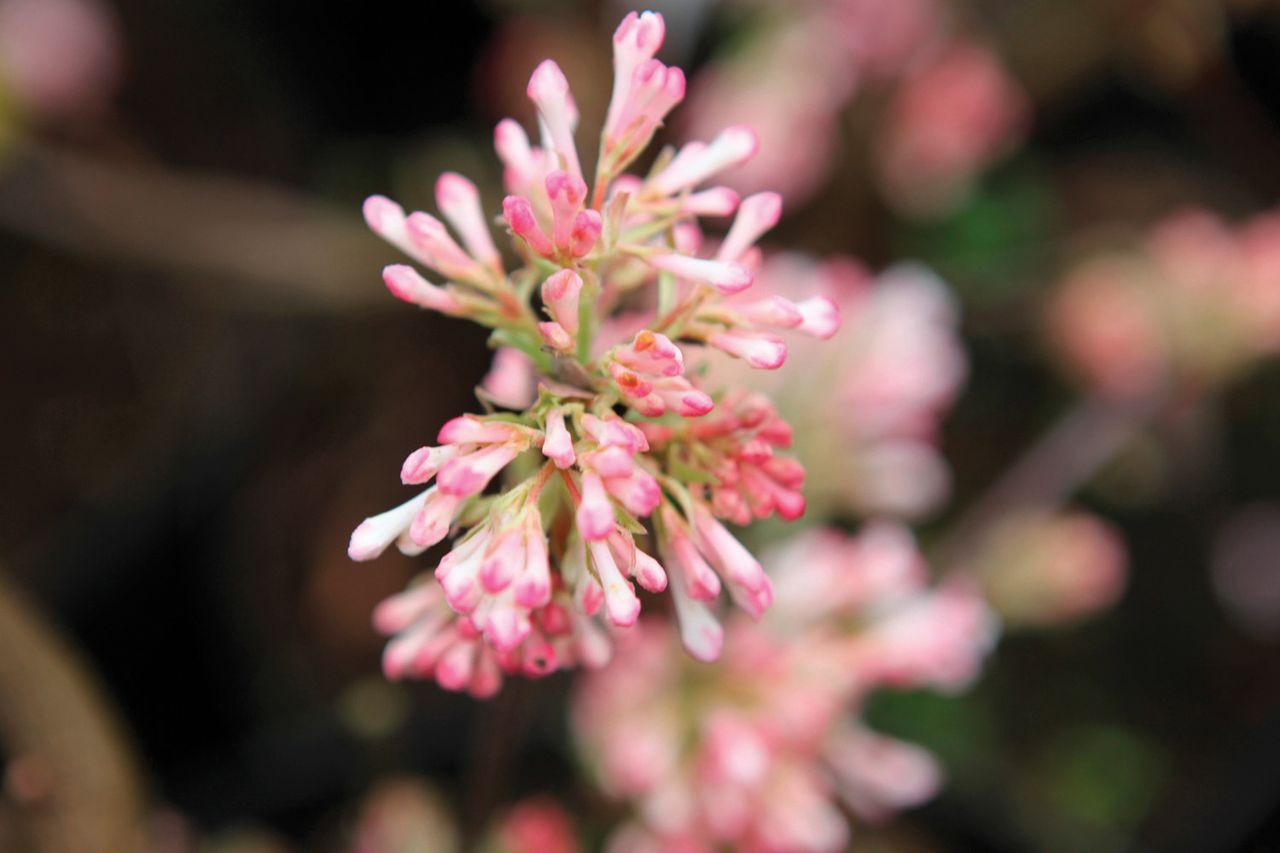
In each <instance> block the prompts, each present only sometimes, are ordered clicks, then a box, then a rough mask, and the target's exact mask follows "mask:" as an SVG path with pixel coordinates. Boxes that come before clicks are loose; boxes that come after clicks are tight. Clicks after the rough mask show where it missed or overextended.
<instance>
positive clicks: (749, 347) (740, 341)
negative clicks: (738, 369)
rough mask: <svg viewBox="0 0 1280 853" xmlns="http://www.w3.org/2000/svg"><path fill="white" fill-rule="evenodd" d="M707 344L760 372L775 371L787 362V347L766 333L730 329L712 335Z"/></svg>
mask: <svg viewBox="0 0 1280 853" xmlns="http://www.w3.org/2000/svg"><path fill="white" fill-rule="evenodd" d="M707 343H709V344H711V346H713V347H715V348H716V349H718V350H721V351H723V352H727V353H728V354H729V355H732V356H737V357H738V358H740V359H742V360H743V361H745V362H746V363H747V364H749V365H751V366H752V367H755V368H758V369H760V370H777V369H778V368H779V367H782V364H783V362H785V361H786V360H787V345H786V344H785V343H783V342H782V338H780V337H778V336H777V335H773V334H770V333H768V332H748V331H744V330H741V329H732V330H729V331H725V332H718V333H716V334H714V335H712V336H711V337H709V338H707Z"/></svg>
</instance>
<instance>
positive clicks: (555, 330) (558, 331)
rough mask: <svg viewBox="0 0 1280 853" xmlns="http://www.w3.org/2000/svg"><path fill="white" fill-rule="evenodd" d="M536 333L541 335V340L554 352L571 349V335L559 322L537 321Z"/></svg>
mask: <svg viewBox="0 0 1280 853" xmlns="http://www.w3.org/2000/svg"><path fill="white" fill-rule="evenodd" d="M538 334H539V335H541V337H542V342H543V343H545V344H546V345H547V346H549V347H551V349H553V350H555V351H556V352H569V351H571V350H572V349H573V335H571V334H569V333H568V332H567V331H565V328H564V326H561V325H560V324H559V323H550V322H547V323H539V324H538Z"/></svg>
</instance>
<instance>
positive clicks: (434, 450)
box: [400, 444, 459, 486]
mask: <svg viewBox="0 0 1280 853" xmlns="http://www.w3.org/2000/svg"><path fill="white" fill-rule="evenodd" d="M458 451H459V448H458V446H457V445H456V444H445V445H442V446H440V447H419V448H418V449H417V450H415V451H413V452H412V453H410V454H409V455H408V456H407V457H406V458H405V460H404V464H403V465H401V466H400V482H402V483H404V484H405V485H406V486H413V485H417V484H418V483H425V482H427V481H428V480H430V479H431V478H432V477H434V476H435V475H436V472H437V471H439V470H440V466H442V465H444V463H446V462H448V461H449V460H450V459H452V458H454V457H455V456H457V455H458Z"/></svg>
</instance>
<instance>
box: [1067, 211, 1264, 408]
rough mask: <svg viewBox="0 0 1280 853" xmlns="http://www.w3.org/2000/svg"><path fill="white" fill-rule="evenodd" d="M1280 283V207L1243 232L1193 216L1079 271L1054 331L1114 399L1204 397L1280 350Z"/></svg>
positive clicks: (1071, 357) (1081, 370) (1176, 217)
mask: <svg viewBox="0 0 1280 853" xmlns="http://www.w3.org/2000/svg"><path fill="white" fill-rule="evenodd" d="M1278 277H1280V211H1277V210H1272V211H1268V212H1264V213H1261V214H1259V215H1257V216H1255V217H1254V218H1253V219H1252V220H1250V221H1248V222H1244V223H1241V224H1239V225H1234V226H1233V225H1231V224H1230V223H1227V222H1225V221H1224V220H1223V219H1222V218H1221V217H1220V216H1218V215H1217V214H1215V213H1213V212H1211V211H1208V210H1202V209H1188V210H1183V211H1179V212H1177V213H1174V214H1172V215H1170V216H1168V217H1166V218H1165V219H1163V220H1162V221H1160V222H1158V223H1157V224H1156V225H1155V227H1154V228H1153V229H1152V230H1151V233H1150V234H1149V235H1147V237H1146V239H1145V240H1142V241H1140V242H1139V243H1138V244H1137V245H1136V246H1132V247H1128V248H1121V249H1117V250H1114V251H1110V252H1107V253H1104V254H1100V255H1097V256H1094V257H1090V258H1087V259H1085V260H1083V261H1082V262H1081V263H1080V264H1079V265H1078V266H1077V267H1076V268H1075V269H1073V270H1072V271H1071V272H1070V273H1068V275H1067V277H1066V279H1065V280H1064V281H1063V282H1062V283H1061V284H1060V285H1059V286H1058V289H1057V292H1056V293H1055V294H1054V296H1053V298H1052V299H1051V300H1050V302H1049V304H1048V311H1047V320H1048V326H1049V331H1050V333H1051V335H1052V338H1053V342H1054V344H1055V348H1056V350H1057V352H1058V354H1059V355H1060V356H1061V357H1062V360H1063V362H1064V363H1065V366H1066V367H1067V368H1068V369H1069V370H1070V371H1071V372H1072V373H1074V374H1076V375H1077V376H1078V377H1080V378H1081V379H1083V380H1084V381H1085V383H1086V384H1088V385H1089V386H1090V388H1091V389H1092V390H1094V391H1095V392H1097V393H1099V394H1101V395H1103V396H1106V397H1109V398H1112V399H1124V398H1142V397H1149V396H1151V395H1153V394H1156V393H1159V392H1162V391H1175V392H1191V393H1196V392H1198V391H1199V390H1203V389H1206V388H1211V387H1214V386H1218V385H1221V384H1224V383H1226V382H1228V381H1230V380H1231V379H1233V378H1235V377H1236V376H1238V375H1239V374H1241V373H1243V372H1244V371H1246V370H1248V369H1249V367H1251V366H1252V365H1253V364H1254V363H1256V362H1257V361H1258V360H1259V359H1261V358H1263V357H1265V356H1269V355H1274V354H1275V353H1276V352H1277V351H1280V288H1277V287H1276V281H1277V280H1278Z"/></svg>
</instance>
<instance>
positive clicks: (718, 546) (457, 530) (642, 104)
mask: <svg viewBox="0 0 1280 853" xmlns="http://www.w3.org/2000/svg"><path fill="white" fill-rule="evenodd" d="M664 31H665V30H664V24H663V20H662V17H661V15H657V14H654V13H651V12H646V13H644V14H642V15H636V14H631V15H628V16H627V17H626V18H625V19H624V20H623V22H622V24H621V26H619V28H618V30H617V32H616V33H615V36H614V70H615V80H614V90H613V96H612V99H611V101H610V105H609V110H608V115H607V116H606V119H605V124H604V127H603V129H602V132H601V146H600V156H599V159H598V161H597V163H596V164H595V169H594V172H592V171H589V170H587V169H585V168H584V164H583V162H582V161H581V159H580V156H579V153H578V148H577V141H576V138H575V134H576V131H577V125H578V110H577V107H576V105H575V102H574V98H573V94H572V92H571V90H570V86H569V82H568V80H567V79H566V78H565V75H564V73H563V72H562V71H561V70H560V68H559V66H557V65H556V63H555V62H553V61H551V60H547V61H545V62H543V63H542V64H540V65H539V66H538V67H537V68H536V69H535V70H534V71H533V74H532V76H531V77H530V80H529V85H528V90H527V94H528V96H529V98H530V99H531V100H532V101H533V103H534V105H535V107H536V110H537V117H538V133H537V136H536V138H537V143H536V144H535V143H534V142H531V141H530V137H529V135H528V134H526V132H525V130H524V129H523V128H521V127H520V126H519V125H518V124H517V123H515V122H514V121H511V120H509V119H508V120H504V121H503V122H501V123H500V124H499V125H498V127H497V129H496V130H495V132H494V145H495V148H496V150H497V153H498V156H499V158H500V159H501V160H502V162H503V164H504V167H505V170H504V183H505V187H506V191H507V196H506V198H505V199H503V201H502V204H501V210H502V220H503V222H504V224H505V227H506V229H507V231H508V232H509V233H510V235H511V237H512V241H513V244H514V247H515V249H516V252H517V253H518V254H519V257H520V259H521V266H520V267H519V268H518V269H515V270H510V271H509V270H507V269H506V268H505V267H504V266H503V263H502V260H501V255H500V254H499V252H498V251H497V248H496V245H495V243H494V240H493V234H492V233H491V230H490V227H489V224H488V223H489V220H488V219H487V215H486V213H485V207H484V204H483V203H482V201H481V199H480V197H479V193H478V192H477V190H476V188H475V186H474V185H473V184H472V183H471V182H470V181H468V180H467V179H466V178H464V177H462V176H460V175H457V174H453V173H447V174H445V175H443V176H442V177H441V178H440V180H439V181H438V182H437V185H436V204H437V207H438V210H439V218H437V217H436V216H435V215H432V214H429V213H426V212H408V213H407V212H406V211H404V210H403V209H402V208H401V207H400V206H399V205H398V204H396V203H395V202H393V201H391V200H390V199H387V198H384V197H382V196H373V197H371V198H370V199H369V200H368V201H367V202H366V203H365V208H364V213H365V219H366V221H367V222H368V224H369V226H370V228H371V229H373V231H374V232H375V233H377V234H379V235H380V236H382V237H383V238H384V239H386V240H387V241H388V242H389V243H391V244H392V245H393V246H395V247H396V248H398V249H399V250H400V251H402V252H403V253H404V254H406V255H408V256H409V258H410V259H412V260H413V261H415V262H416V263H417V264H418V265H419V266H421V267H422V268H424V269H425V273H424V272H419V271H418V270H417V269H415V268H414V267H411V266H408V265H403V264H397V265H392V266H389V267H388V268H387V269H386V270H385V271H384V279H385V281H386V283H387V286H388V288H389V289H390V290H391V292H392V293H393V294H394V295H395V296H397V297H398V298H400V299H402V300H404V301H406V302H409V303H411V304H414V305H418V306H420V307H423V308H427V309H430V310H434V311H437V312H440V313H442V314H446V315H448V316H452V317H463V318H467V319H470V320H472V321H474V322H476V323H479V324H481V325H483V326H486V327H489V328H491V329H493V331H494V334H493V343H494V345H495V347H498V354H497V357H496V358H495V361H494V365H493V368H492V370H491V371H490V373H489V374H488V376H486V378H485V381H484V386H483V396H484V399H485V401H486V402H487V403H489V404H491V405H495V406H499V407H502V408H503V409H505V410H507V411H504V412H500V413H493V414H487V415H464V416H462V417H458V418H455V419H453V420H451V421H449V422H448V423H447V424H445V426H444V427H443V428H442V429H441V430H440V434H439V436H438V441H437V444H435V445H430V446H426V447H422V448H420V449H419V450H416V451H414V452H413V453H412V454H410V455H409V457H408V458H407V459H406V460H405V463H404V465H403V467H402V470H401V479H402V481H403V482H404V483H405V484H411V485H417V486H419V487H425V488H424V489H423V490H422V491H420V492H419V493H418V494H417V495H416V496H415V497H413V498H411V499H409V500H408V501H407V502H406V503H404V504H402V505H401V506H399V507H397V508H395V509H393V510H390V511H388V512H385V513H382V514H381V515H377V516H373V517H371V518H369V519H367V520H366V521H365V522H364V523H363V524H361V525H360V526H359V527H358V528H357V529H356V531H355V533H353V534H352V538H351V545H350V549H349V553H350V555H351V557H352V558H353V559H357V560H367V559H373V558H375V557H377V556H378V555H379V554H380V553H381V552H382V551H383V550H385V549H386V548H388V547H390V546H391V545H393V544H394V545H396V546H397V547H398V548H399V549H400V550H401V551H403V552H405V553H408V554H418V553H421V552H422V551H424V550H426V549H427V548H430V547H432V546H434V545H436V544H438V543H440V542H443V541H445V540H446V539H450V538H452V544H451V549H450V550H449V552H448V553H447V554H446V555H445V556H444V557H443V558H442V559H441V560H440V561H439V563H438V565H437V567H436V569H435V572H434V579H423V580H420V582H418V583H417V584H415V585H414V586H413V587H411V588H410V589H409V590H408V591H406V592H404V593H402V594H401V595H399V596H396V597H393V598H392V599H389V600H388V601H387V602H385V603H384V604H383V606H382V607H381V608H380V609H379V611H378V613H377V614H376V616H375V621H376V623H377V626H378V628H379V629H380V630H382V631H383V632H384V633H387V634H389V635H391V636H392V640H391V642H390V643H389V645H388V647H387V656H386V659H385V668H386V670H387V674H388V675H389V676H391V677H401V676H405V675H418V676H430V677H434V678H435V679H436V680H437V681H438V682H439V683H440V684H441V685H443V686H445V687H447V688H451V689H466V690H468V691H470V692H471V693H472V694H474V695H488V694H490V693H492V692H493V691H494V690H496V689H497V687H498V685H499V684H500V682H501V677H502V675H503V674H504V673H517V672H518V673H524V674H528V675H538V674H542V673H545V672H549V671H551V670H554V669H556V668H558V667H561V666H567V665H571V664H574V663H577V662H582V663H585V664H596V665H598V664H600V663H603V661H604V660H605V659H607V657H608V655H609V641H608V637H609V634H610V633H612V632H615V631H619V630H625V629H627V628H629V627H630V626H632V625H634V624H635V623H636V621H637V619H638V617H639V614H640V610H641V607H642V599H641V593H652V594H657V593H663V592H667V591H669V592H670V594H671V595H672V596H673V598H674V600H675V607H676V611H677V612H678V613H679V614H680V618H681V623H682V627H683V631H684V634H685V637H686V644H687V646H688V647H689V649H690V651H691V652H692V654H694V655H695V656H696V657H698V658H700V659H703V660H710V659H714V658H715V657H716V656H718V655H719V653H720V650H721V639H722V637H723V629H722V628H721V626H720V618H719V615H718V613H717V605H716V599H717V597H718V595H719V594H720V593H721V592H722V591H723V592H726V593H727V597H729V598H731V599H732V600H733V601H734V602H735V603H736V604H737V605H738V606H739V607H741V608H742V609H744V610H746V611H747V612H748V613H749V614H751V615H752V616H755V617H759V616H761V615H762V614H763V613H764V611H765V610H766V609H767V608H768V607H769V605H770V603H771V601H772V600H773V587H772V584H771V582H770V580H769V578H768V576H767V575H766V574H765V572H764V570H763V569H762V568H761V565H760V563H759V562H758V561H757V560H756V559H755V558H754V557H753V556H752V555H751V554H750V553H749V552H748V551H747V549H746V548H745V547H744V546H743V545H742V544H741V543H740V542H739V541H738V539H737V537H736V536H735V535H734V534H733V533H732V532H731V531H730V530H729V529H728V528H727V527H725V526H724V524H723V523H722V521H721V520H722V519H723V520H727V521H730V522H732V523H736V524H747V523H749V522H751V521H752V520H753V519H756V518H764V517H766V516H769V515H773V514H777V515H778V516H780V517H782V518H784V519H794V518H796V517H798V516H799V515H800V514H801V513H802V512H803V511H804V498H803V496H802V494H801V492H800V488H801V486H802V484H803V480H804V472H803V469H801V468H800V466H799V464H798V463H796V462H795V461H794V460H791V459H789V458H788V457H786V456H785V455H783V453H782V451H784V450H785V449H786V448H787V447H788V446H789V444H790V436H791V431H790V428H789V427H788V426H787V425H786V423H785V422H783V421H782V419H781V418H780V417H779V416H778V415H777V413H776V412H775V411H774V410H773V408H772V405H771V404H770V402H769V401H768V399H767V398H765V397H763V396H760V395H758V394H752V393H751V392H750V391H749V390H747V389H743V388H737V389H727V390H724V391H723V392H722V390H721V389H715V388H706V387H703V380H702V378H701V376H702V369H701V367H702V363H703V361H704V360H705V355H704V354H706V353H708V352H710V351H711V350H718V351H720V352H722V353H727V354H729V355H730V356H733V357H735V358H738V359H741V360H742V361H743V362H745V363H747V364H749V365H751V366H752V367H756V368H761V369H766V370H774V369H777V368H779V367H781V366H782V365H783V362H784V360H785V359H786V353H787V346H786V343H785V342H784V340H783V338H782V337H781V336H780V333H781V334H787V333H791V332H799V333H802V334H809V335H811V336H814V337H817V338H828V337H830V336H831V335H832V334H834V333H835V331H836V328H837V326H838V323H839V316H838V311H837V310H836V308H835V305H834V303H832V302H830V301H829V300H823V299H817V300H808V301H804V302H800V303H793V302H791V301H789V300H788V299H786V298H784V297H783V296H781V295H771V294H767V293H753V294H752V295H751V296H750V297H747V296H739V294H743V292H744V291H748V290H750V289H752V285H753V283H754V281H755V273H756V270H757V268H758V267H759V263H760V250H759V249H758V248H757V246H756V244H757V242H758V241H759V240H760V238H761V237H762V236H763V235H764V234H765V232H766V231H768V230H769V229H770V228H771V227H772V226H773V225H774V224H775V223H776V222H777V221H778V218H779V216H780V215H781V206H782V202H781V199H780V198H779V197H778V196H777V194H775V193H768V192H765V193H757V194H755V195H752V196H750V197H748V198H745V199H740V198H739V197H738V195H737V194H736V193H734V192H733V191H731V190H727V189H725V188H723V187H718V186H715V185H714V184H711V183H710V182H711V181H713V180H714V179H715V178H716V177H717V176H718V175H719V174H720V173H722V172H724V171H725V170H728V169H732V168H734V167H735V166H738V165H741V164H742V163H744V162H746V161H747V160H748V159H750V158H751V157H752V156H753V155H754V154H755V152H756V148H757V145H758V143H757V139H756V136H755V134H754V133H753V132H752V131H751V130H750V129H748V128H746V127H742V126H734V127H730V128H728V129H726V130H724V131H722V132H721V133H719V134H718V135H716V136H715V138H714V139H712V140H711V141H710V142H709V143H702V142H691V143H688V144H686V145H685V146H683V147H682V148H680V149H679V150H676V151H668V152H664V153H663V154H661V155H660V156H659V157H658V159H657V161H656V163H655V164H654V166H653V168H652V169H651V170H650V172H649V173H648V174H647V175H638V174H629V173H627V171H626V170H627V169H628V167H629V166H630V165H631V164H632V163H633V162H635V160H636V158H637V156H638V155H639V154H640V152H641V151H642V150H643V149H644V148H645V147H646V146H647V145H648V144H649V142H650V141H651V139H652V138H653V137H654V135H655V134H656V133H657V132H658V130H659V128H660V127H661V125H662V123H663V122H664V121H665V119H666V117H667V115H668V113H669V112H670V111H671V110H672V109H673V108H674V107H675V106H676V105H677V104H678V103H679V102H680V101H681V99H682V98H683V97H684V87H685V81H684V75H683V73H682V72H681V71H680V70H679V69H678V68H672V67H668V66H666V65H664V64H663V63H662V62H660V61H658V60H657V59H656V58H655V56H656V54H657V52H658V49H659V48H660V47H661V44H662V39H663V35H664ZM588 181H590V183H588ZM735 213H736V216H735V218H734V219H733V221H732V223H731V225H730V227H729V229H728V231H727V233H726V234H725V235H724V237H723V239H721V240H719V241H714V242H713V241H704V240H703V239H702V231H701V228H700V227H699V225H698V217H700V216H721V217H723V216H729V215H733V214H735ZM704 243H705V245H706V246H707V251H703V246H704ZM731 297H733V298H735V299H740V300H746V301H743V302H742V303H741V304H740V305H738V304H737V303H735V302H731V301H730V298H731ZM717 396H718V397H719V401H718V402H717Z"/></svg>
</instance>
